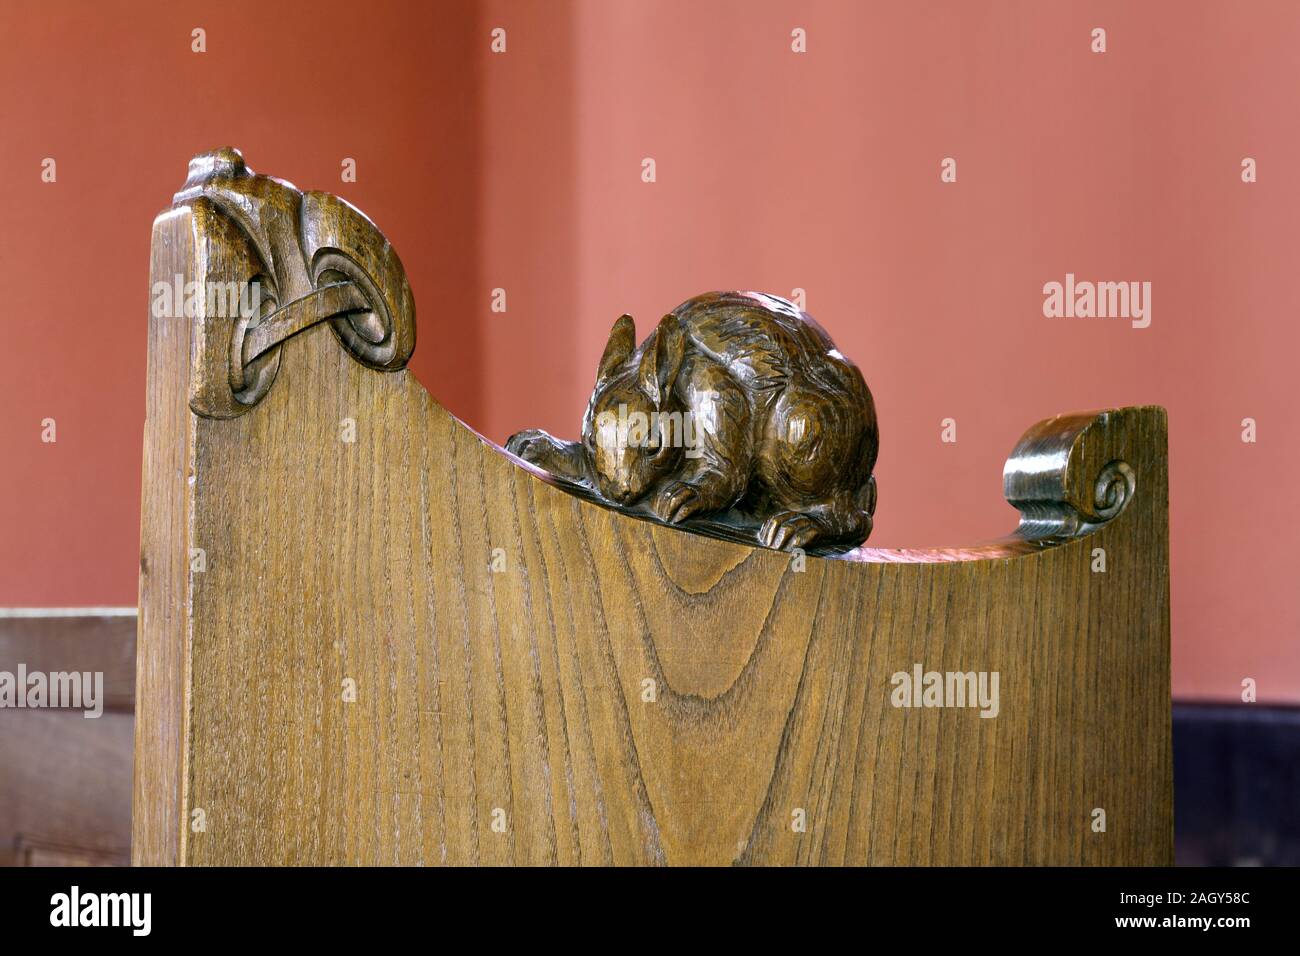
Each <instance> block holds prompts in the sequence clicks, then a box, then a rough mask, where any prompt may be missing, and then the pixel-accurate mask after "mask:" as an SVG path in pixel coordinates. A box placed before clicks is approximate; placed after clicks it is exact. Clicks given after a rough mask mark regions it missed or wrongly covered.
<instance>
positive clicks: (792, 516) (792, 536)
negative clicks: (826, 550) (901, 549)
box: [758, 494, 871, 550]
mask: <svg viewBox="0 0 1300 956" xmlns="http://www.w3.org/2000/svg"><path fill="white" fill-rule="evenodd" d="M855 499H856V496H854V495H849V494H844V495H839V496H836V497H835V498H833V499H831V500H830V501H826V502H821V503H818V504H813V505H809V506H808V507H804V508H800V509H799V510H798V511H778V512H776V514H774V515H771V516H770V517H769V518H768V519H767V520H766V521H764V522H763V527H762V528H760V529H759V532H758V540H759V541H760V542H761V543H762V544H764V545H765V546H767V547H769V548H778V549H781V550H790V549H791V548H806V547H808V546H809V545H810V544H816V543H817V542H820V541H827V542H830V541H835V542H844V543H846V544H860V543H861V542H863V541H865V540H866V539H867V536H868V535H869V534H871V515H870V514H869V513H867V512H866V511H865V510H863V509H862V508H861V507H859V505H858V503H857V501H856V500H855Z"/></svg>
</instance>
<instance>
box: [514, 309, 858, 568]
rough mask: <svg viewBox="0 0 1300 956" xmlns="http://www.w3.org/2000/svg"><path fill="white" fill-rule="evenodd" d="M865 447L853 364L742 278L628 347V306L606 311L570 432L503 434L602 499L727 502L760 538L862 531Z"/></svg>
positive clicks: (825, 539)
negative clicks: (610, 317)
mask: <svg viewBox="0 0 1300 956" xmlns="http://www.w3.org/2000/svg"><path fill="white" fill-rule="evenodd" d="M878 447H879V433H878V430H877V425H876V411H875V405H874V403H873V402H872V399H871V392H870V391H869V390H868V389H867V384H866V382H865V381H864V380H863V378H862V373H861V372H859V371H858V368H857V366H856V365H854V364H853V363H852V362H850V361H849V360H848V359H846V358H845V357H844V356H843V355H841V354H840V353H839V352H838V351H837V350H836V348H835V345H834V343H833V342H832V341H831V339H830V337H829V336H828V335H827V334H826V332H825V331H824V330H823V329H822V328H821V327H820V326H819V325H818V324H817V323H816V322H815V321H814V320H813V319H812V317H811V316H809V315H807V314H806V313H803V312H800V311H799V310H798V309H797V308H795V306H794V305H792V304H791V303H789V302H787V301H786V300H784V299H780V298H777V297H776V296H771V295H765V294H762V293H756V292H710V293H706V294H704V295H700V296H696V297H695V298H693V299H691V300H689V301H688V302H684V303H682V304H681V305H679V306H678V307H677V308H676V309H674V310H673V311H672V312H670V313H668V314H667V315H665V316H664V317H663V319H662V321H660V323H659V325H658V327H657V328H656V329H655V330H654V332H652V333H651V334H650V335H649V336H647V337H646V340H645V341H644V342H642V343H641V346H640V347H639V348H638V347H637V346H636V328H635V325H634V324H633V321H632V317H631V316H629V315H624V316H622V317H620V318H619V320H618V321H617V322H615V323H614V327H613V329H612V330H611V331H610V334H609V341H608V343H607V344H606V346H605V352H604V354H603V355H602V356H601V359H600V366H599V369H598V371H597V374H596V387H595V390H594V391H593V392H592V395H591V400H590V402H589V403H588V405H587V411H586V414H585V416H584V417H583V421H582V439H581V440H580V441H577V442H567V441H561V440H559V439H556V438H553V437H552V436H550V435H548V434H547V433H546V432H543V431H540V430H538V429H528V430H526V431H521V432H519V433H517V434H515V435H513V436H511V438H510V439H509V441H508V442H507V443H506V449H507V450H508V451H509V452H511V453H512V454H515V455H518V456H519V457H520V458H523V459H524V460H525V461H528V462H531V463H533V464H535V465H537V466H539V467H540V468H542V469H544V470H546V471H548V472H551V473H552V474H555V475H558V476H561V477H563V478H567V479H569V480H570V481H574V482H577V483H580V484H582V485H584V486H586V487H588V488H591V489H593V490H595V491H597V492H598V493H599V494H600V496H601V497H602V498H604V499H605V501H606V502H608V503H610V504H612V505H614V506H616V507H623V508H628V507H631V506H632V505H634V504H636V503H637V502H642V501H644V502H645V504H646V505H647V506H648V508H649V510H650V511H651V512H652V513H653V514H654V515H655V516H656V517H658V518H659V519H660V520H662V521H665V522H670V523H677V522H680V521H682V520H684V519H685V518H687V517H689V516H691V515H696V516H705V515H711V514H717V513H720V512H724V511H727V510H728V509H732V508H735V509H736V510H737V511H739V512H740V513H741V515H742V516H745V517H747V518H752V519H754V521H755V523H756V524H759V530H758V541H759V543H760V544H763V545H765V546H767V547H771V548H796V547H797V548H803V547H807V546H808V545H810V544H826V543H834V544H844V545H848V546H851V545H856V544H860V543H861V542H862V541H865V540H866V538H867V536H868V535H869V534H870V533H871V516H872V513H873V512H874V511H875V504H876V483H875V478H874V476H873V475H872V469H873V468H874V467H875V464H876V453H877V450H878ZM760 523H761V524H760Z"/></svg>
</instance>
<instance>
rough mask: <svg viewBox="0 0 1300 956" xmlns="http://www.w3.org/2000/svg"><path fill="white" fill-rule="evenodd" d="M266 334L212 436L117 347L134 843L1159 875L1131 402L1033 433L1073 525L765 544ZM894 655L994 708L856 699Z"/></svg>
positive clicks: (1158, 763)
mask: <svg viewBox="0 0 1300 956" xmlns="http://www.w3.org/2000/svg"><path fill="white" fill-rule="evenodd" d="M203 215H205V214H204V213H202V212H198V213H196V212H194V211H193V209H192V208H191V207H181V208H180V209H179V210H178V211H175V212H173V213H171V214H170V216H168V217H163V218H161V219H160V220H159V223H158V225H157V227H156V229H155V237H154V249H155V253H154V268H155V270H157V269H160V268H161V269H172V268H174V266H175V260H173V259H171V258H169V257H170V256H172V255H173V254H174V255H179V256H180V257H181V258H184V256H185V255H186V254H189V253H192V252H193V247H194V244H195V242H196V241H197V242H202V241H203V240H202V237H203V236H204V235H205V234H206V229H207V226H206V225H205V224H204V222H203V221H202V220H201V218H200V217H202V216H203ZM195 237H198V239H197V240H196V238H195ZM223 256H225V258H224V259H223ZM237 258H238V257H236V256H234V255H233V254H226V253H222V252H221V250H220V249H219V248H217V247H215V246H214V247H212V248H209V249H208V251H207V252H206V253H205V254H204V255H203V256H198V255H195V256H194V258H193V259H192V261H191V262H190V264H189V266H188V267H187V268H188V270H189V272H190V273H192V274H196V275H198V276H200V277H212V276H219V277H223V278H228V277H229V276H228V275H227V274H226V273H227V272H228V271H229V270H230V269H235V268H236V267H237V263H236V259H237ZM239 268H243V266H239ZM223 270H224V271H223ZM153 321H154V323H155V325H158V324H160V323H164V322H167V321H169V320H153ZM279 348H280V350H281V355H280V358H279V370H278V375H277V378H276V381H275V385H274V388H271V389H269V391H267V392H266V394H265V395H264V397H263V398H262V399H261V401H260V403H259V404H258V405H257V406H256V407H255V408H253V409H252V410H251V411H249V412H248V413H247V414H243V415H241V416H240V417H237V418H233V419H229V420H218V419H212V418H202V417H197V416H194V415H192V414H190V412H189V410H188V408H187V407H186V403H187V400H188V393H187V389H186V387H185V385H184V383H186V382H188V381H190V380H191V373H192V371H193V368H192V364H191V363H192V361H193V359H192V355H193V352H192V350H191V348H190V345H189V341H188V336H187V335H185V334H181V333H179V332H177V331H176V329H175V328H171V327H169V328H166V329H162V328H157V327H155V328H154V329H153V330H152V332H151V337H150V386H149V388H150V398H149V409H150V418H149V422H148V425H147V438H146V471H145V474H146V477H145V481H146V487H145V518H144V529H143V534H142V537H143V549H142V554H143V556H144V559H143V560H142V572H141V607H142V618H141V632H140V647H141V659H140V677H139V696H140V708H139V711H138V713H139V724H140V728H139V735H138V738H137V780H136V805H135V813H136V818H135V840H134V852H135V860H136V862H138V863H183V864H221V865H238V864H407V865H410V864H719V865H720V864H733V863H736V864H830V865H838V864H858V863H871V864H890V863H893V864H1020V863H1025V864H1121V863H1122V864H1167V863H1171V862H1172V846H1173V843H1172V770H1171V763H1170V742H1169V732H1170V702H1169V598H1168V528H1167V477H1166V472H1165V468H1166V450H1165V448H1166V445H1165V418H1164V412H1163V410H1161V409H1157V408H1139V409H1123V410H1115V411H1111V412H1108V413H1105V414H1104V415H1091V416H1087V417H1085V418H1084V419H1075V418H1070V419H1062V420H1060V421H1058V422H1057V423H1056V424H1055V425H1052V424H1048V425H1046V426H1044V428H1043V431H1042V435H1040V436H1039V437H1038V438H1034V439H1033V441H1032V442H1031V445H1030V446H1029V447H1033V448H1040V449H1041V448H1043V447H1047V446H1051V443H1052V441H1057V445H1058V446H1061V447H1056V450H1055V451H1054V452H1052V454H1056V455H1057V456H1058V458H1059V463H1058V465H1057V470H1059V471H1061V474H1060V475H1058V476H1057V477H1056V478H1055V479H1051V476H1050V475H1038V476H1034V475H1030V476H1028V478H1026V479H1025V481H1020V480H1019V479H1015V480H1013V479H1012V477H1010V472H1011V471H1014V470H1015V469H1011V470H1010V471H1009V479H1008V480H1009V482H1011V483H1012V484H1015V487H1017V488H1019V489H1021V493H1023V494H1025V495H1027V496H1028V498H1029V499H1032V500H1034V501H1038V502H1039V503H1040V504H1042V502H1044V501H1046V502H1048V503H1049V504H1050V503H1051V502H1055V503H1056V510H1055V512H1053V511H1052V508H1051V507H1047V508H1046V511H1047V512H1052V513H1053V514H1055V515H1056V517H1057V518H1061V516H1062V515H1065V516H1068V514H1069V512H1070V510H1071V509H1075V511H1076V514H1082V518H1081V519H1080V520H1078V521H1075V522H1074V523H1073V527H1066V525H1068V524H1069V522H1066V524H1065V525H1062V524H1060V523H1059V522H1058V523H1057V524H1055V525H1050V522H1048V524H1044V523H1043V521H1042V520H1040V519H1041V517H1042V515H1041V514H1039V513H1038V511H1036V509H1035V507H1031V506H1030V505H1028V504H1026V505H1024V507H1025V508H1026V509H1027V510H1028V511H1029V512H1033V513H1034V514H1033V515H1032V516H1036V517H1035V520H1034V521H1032V522H1030V523H1029V524H1028V525H1027V526H1026V528H1025V529H1024V530H1023V531H1022V532H1021V534H1020V535H1019V536H1012V537H1009V538H1008V539H1006V540H1003V541H1000V542H994V543H990V544H988V545H982V546H976V547H972V548H967V549H951V550H930V551H910V552H903V551H886V550H882V549H867V548H863V549H859V550H858V551H856V552H854V553H853V554H851V555H849V556H847V557H845V558H838V559H830V558H818V557H807V558H806V559H802V562H801V561H800V560H799V559H793V560H792V557H791V555H789V554H784V553H780V552H775V551H769V550H766V549H761V548H754V547H749V546H745V545H741V544H737V543H733V542H728V541H721V540H715V539H712V538H705V537H701V536H698V535H693V534H690V533H687V532H684V531H681V530H677V529H671V528H666V527H662V526H660V525H657V524H653V523H650V522H646V521H641V520H637V519H635V518H632V517H629V516H627V515H623V514H619V513H616V512H614V511H611V510H608V509H605V508H602V507H600V506H599V505H598V504H594V503H592V502H590V501H587V500H582V499H580V498H578V497H575V496H573V495H570V494H567V493H565V492H564V491H563V490H561V489H559V488H557V487H554V486H552V485H551V484H548V483H546V482H545V481H543V480H540V479H539V478H538V477H537V475H536V474H535V473H533V472H532V471H530V470H529V469H527V468H525V467H523V466H521V465H520V463H519V462H518V461H517V460H516V459H513V458H511V457H509V456H507V455H505V454H504V453H503V452H502V451H501V450H500V449H498V448H496V447H495V446H493V445H491V444H490V443H487V442H485V441H484V440H483V439H481V438H480V437H479V436H477V435H475V434H474V433H473V432H472V431H471V430H469V429H468V428H466V427H465V426H463V425H462V424H461V423H460V422H458V421H456V420H455V419H454V418H453V417H451V416H450V415H449V414H448V413H447V412H445V411H444V410H443V409H442V408H441V407H439V406H438V405H437V404H436V403H435V402H434V401H433V400H432V399H431V398H430V396H429V395H428V394H427V393H426V392H425V391H424V389H423V388H422V387H421V386H420V385H419V383H418V382H416V381H415V380H414V378H412V377H411V376H410V375H409V374H408V373H406V372H405V371H392V372H380V371H376V370H374V369H372V368H367V367H365V366H363V365H362V364H360V363H359V362H358V361H356V360H354V359H353V358H352V357H351V356H350V355H349V354H348V353H347V352H346V351H345V350H344V349H342V348H340V346H339V342H338V341H337V340H336V338H335V337H334V336H333V335H331V333H330V331H329V329H328V327H327V326H325V325H316V326H314V327H311V328H308V329H306V331H303V332H301V333H299V334H297V335H294V336H293V337H291V338H288V339H287V340H285V341H284V342H283V343H282V344H281V345H280V346H279ZM349 421H350V422H352V423H354V424H355V440H354V441H351V442H349V441H346V440H344V439H345V437H346V436H347V434H348V431H347V423H348V422H349ZM1081 423H1082V424H1081ZM1085 426H1086V427H1085ZM1066 433H1069V435H1070V437H1069V438H1068V440H1063V441H1062V440H1057V439H1056V438H1053V436H1058V437H1059V436H1060V435H1062V434H1066ZM1029 437H1031V438H1032V437H1033V436H1032V435H1031V436H1029ZM1040 438H1045V439H1046V441H1047V446H1044V445H1041V444H1039V443H1038V442H1039V439H1040ZM1052 447H1055V446H1052ZM1062 448H1063V450H1062ZM1044 455H1045V456H1046V455H1047V452H1044ZM1112 460H1123V461H1124V462H1126V463H1127V465H1128V467H1129V468H1130V469H1131V471H1132V473H1133V475H1134V476H1135V485H1134V488H1135V491H1134V493H1133V494H1132V495H1131V496H1130V498H1129V500H1128V501H1127V502H1126V504H1125V505H1124V507H1123V508H1122V510H1120V511H1119V513H1118V514H1117V515H1116V516H1115V517H1113V519H1111V520H1109V521H1105V520H1102V521H1092V520H1090V519H1089V516H1088V514H1087V513H1086V512H1087V511H1088V509H1089V508H1091V507H1093V504H1094V503H1093V502H1092V499H1091V496H1092V492H1093V491H1094V489H1093V487H1092V484H1091V483H1092V482H1093V481H1094V480H1095V479H1096V477H1097V475H1098V474H1099V473H1100V471H1101V470H1102V469H1103V468H1104V466H1106V465H1107V464H1109V463H1110V462H1111V461H1112ZM1087 472H1091V474H1087ZM1053 481H1055V484H1053ZM1016 482H1019V483H1018V484H1017V483H1016ZM1010 487H1011V485H1009V488H1010ZM1026 489H1028V490H1026ZM1092 517H1093V518H1095V517H1096V515H1093V516H1092ZM1062 520H1064V519H1062ZM1048 525H1050V526H1051V528H1054V529H1055V530H1056V531H1057V532H1059V533H1056V534H1053V535H1052V536H1049V537H1042V535H1043V534H1044V533H1046V532H1045V531H1044V529H1045V528H1047V527H1048ZM190 548H202V549H204V552H205V554H206V569H205V570H204V571H202V572H191V571H190V570H189V564H188V562H187V560H185V555H186V554H187V553H188V550H189V549H190ZM1097 548H1101V549H1104V551H1105V557H1106V570H1105V571H1104V572H1095V571H1094V570H1093V569H1092V565H1093V562H1094V549H1097ZM799 567H802V570H799ZM494 568H495V570H494ZM917 663H919V664H921V665H922V667H923V669H924V670H926V671H960V672H967V671H985V672H992V671H996V672H998V674H999V679H1000V710H999V713H998V715H997V716H996V717H994V718H989V719H985V718H981V717H980V716H979V714H978V712H977V711H976V710H974V709H971V708H958V707H948V708H905V707H895V706H893V705H892V703H891V692H892V690H893V687H892V684H891V677H892V675H894V674H895V673H897V672H910V671H911V670H912V668H913V665H914V664H917ZM347 681H352V682H355V687H356V699H355V701H353V702H348V701H346V700H345V699H344V697H345V693H344V688H345V682H347ZM647 682H653V683H652V684H648V683H647ZM648 687H653V688H654V695H653V700H649V699H647V696H648V694H647V688H648ZM1097 809H1101V810H1104V812H1105V830H1104V832H1097V831H1096V830H1095V829H1094V819H1095V817H1094V811H1095V810H1097ZM195 810H201V811H202V817H203V820H204V828H203V829H202V830H201V831H197V832H196V831H195V829H194V828H193V826H192V821H193V814H194V811H195ZM800 813H802V816H803V818H804V820H805V821H806V826H805V828H804V829H803V830H802V832H800V831H799V830H798V829H797V828H796V826H795V824H796V823H797V820H798V817H799V814H800ZM494 823H497V824H504V825H503V826H501V825H498V826H496V827H494Z"/></svg>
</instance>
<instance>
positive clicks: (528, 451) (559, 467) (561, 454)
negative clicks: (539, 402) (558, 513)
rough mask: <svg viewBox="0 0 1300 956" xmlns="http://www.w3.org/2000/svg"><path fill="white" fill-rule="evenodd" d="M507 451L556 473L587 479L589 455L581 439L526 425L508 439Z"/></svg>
mask: <svg viewBox="0 0 1300 956" xmlns="http://www.w3.org/2000/svg"><path fill="white" fill-rule="evenodd" d="M506 451H508V452H510V454H512V455H517V456H519V457H520V458H522V459H523V460H524V461H526V462H528V463H529V464H532V465H536V466H537V467H538V468H541V469H542V470H543V471H547V472H550V473H551V474H552V475H555V476H557V477H560V478H568V479H570V480H571V481H586V480H587V467H586V457H585V456H584V455H583V453H582V443H581V442H576V441H564V440H563V439H561V438H556V437H555V436H554V435H549V434H547V433H546V432H544V431H542V430H541V429H540V428H527V429H525V430H524V431H521V432H516V433H515V434H513V435H511V436H510V438H509V439H507V441H506Z"/></svg>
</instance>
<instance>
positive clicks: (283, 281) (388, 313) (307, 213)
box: [164, 148, 415, 418]
mask: <svg viewBox="0 0 1300 956" xmlns="http://www.w3.org/2000/svg"><path fill="white" fill-rule="evenodd" d="M182 207H188V209H189V210H190V213H191V215H192V216H193V222H194V232H195V238H196V243H197V245H198V247H199V255H200V258H201V261H202V263H203V266H204V267H202V268H200V269H199V275H198V281H197V282H196V283H195V287H194V288H193V289H190V290H187V291H186V292H185V293H184V294H185V296H186V298H187V302H186V305H185V309H184V312H183V313H182V312H181V309H180V306H181V303H180V302H178V301H173V304H172V307H173V309H174V310H175V315H174V317H176V318H181V317H182V316H183V317H184V318H188V319H192V320H193V322H194V341H195V348H196V360H195V363H194V369H193V374H192V380H191V387H190V408H191V409H193V411H194V413H195V414H197V415H202V416H204V417H206V418H234V417H236V416H238V415H242V414H244V413H245V412H247V411H248V410H249V409H250V408H252V407H253V406H254V405H256V404H257V403H258V402H259V401H261V400H262V398H264V397H265V396H266V394H267V392H269V391H270V389H271V386H272V385H273V384H274V383H275V379H276V375H277V374H278V372H279V370H280V346H281V344H282V343H283V342H284V341H285V339H287V338H289V337H290V336H293V335H296V334H298V333H299V332H301V331H303V330H304V329H308V328H311V327H312V326H314V325H317V324H319V323H321V322H329V324H330V327H331V328H332V329H333V330H334V334H335V336H337V338H338V340H339V343H340V345H342V347H343V348H344V349H346V350H347V352H348V353H349V354H350V355H352V357H353V358H355V359H356V360H357V361H358V362H361V363H362V364H363V365H366V366H369V367H370V368H374V369H379V370H382V371H393V370H395V369H399V368H402V367H404V366H405V365H406V362H407V360H408V359H410V357H411V353H412V351H414V349H415V302H414V299H413V298H412V296H411V289H410V286H409V285H408V284H407V281H406V273H405V272H404V270H403V269H402V263H401V261H400V260H399V259H398V257H397V253H396V252H395V251H394V250H393V247H392V246H391V245H390V244H389V243H388V240H387V239H385V238H384V236H383V234H382V233H381V232H380V231H379V229H378V228H377V227H376V226H375V224H374V223H372V222H371V221H370V220H369V219H367V218H366V216H365V215H364V214H362V213H361V212H360V211H359V210H357V209H356V208H355V207H353V206H351V205H349V204H348V203H347V202H345V201H344V200H342V199H339V198H338V197H337V196H333V195H330V194H329V193H324V192H306V193H303V192H299V191H298V190H297V189H296V188H294V187H293V186H292V185H291V184H289V183H286V182H284V181H282V180H279V179H273V178H271V177H270V176H259V175H256V174H255V173H254V172H253V171H252V170H251V169H249V168H248V167H247V166H246V165H245V164H244V159H243V157H242V156H241V155H240V153H239V151H238V150H235V149H230V148H225V149H218V150H215V151H213V152H210V153H204V154H202V155H199V156H196V157H195V158H194V159H193V160H191V161H190V169H189V178H188V179H186V181H185V186H184V188H182V189H181V191H180V192H178V193H177V194H176V196H175V198H174V200H173V207H172V208H173V210H176V209H180V208H182ZM164 284H166V283H164ZM178 285H179V283H178Z"/></svg>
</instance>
